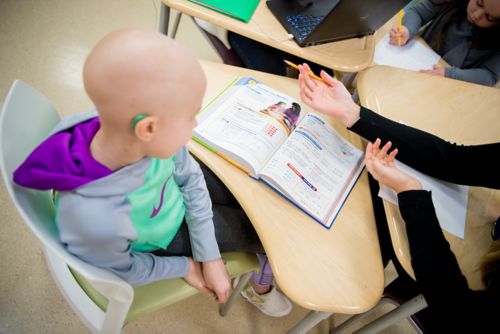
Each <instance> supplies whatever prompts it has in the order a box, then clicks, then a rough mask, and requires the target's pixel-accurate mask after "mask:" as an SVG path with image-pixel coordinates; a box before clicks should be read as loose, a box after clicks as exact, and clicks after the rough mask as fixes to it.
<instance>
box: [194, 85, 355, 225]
mask: <svg viewBox="0 0 500 334" xmlns="http://www.w3.org/2000/svg"><path fill="white" fill-rule="evenodd" d="M198 123H199V125H198V126H197V127H196V128H195V129H194V133H193V139H194V140H195V141H197V142H198V143H200V144H202V145H203V146H205V147H207V148H209V149H210V150H212V151H214V152H217V153H218V154H219V155H221V156H222V157H224V158H225V159H227V160H228V161H230V162H231V163H233V164H235V165H237V166H239V167H240V168H241V169H242V170H244V171H245V172H247V173H248V174H249V175H250V176H251V177H253V178H256V179H260V180H262V181H263V182H265V183H266V184H268V185H269V186H271V187H272V188H274V189H275V190H276V191H277V192H279V193H280V194H281V195H283V196H284V197H285V198H287V199H288V200H289V201H290V202H292V203H293V204H295V205H296V206H297V207H299V208H300V209H302V210H303V211H304V212H306V213H307V214H308V215H310V216H311V217H312V218H314V219H315V220H316V221H318V222H320V223H321V224H322V225H323V226H325V227H326V228H330V227H331V226H332V224H333V221H334V220H335V218H336V216H337V214H338V212H339V211H340V208H341V207H342V205H343V203H344V201H345V200H346V198H347V196H348V195H349V192H350V191H351V189H352V187H353V186H354V184H355V183H356V181H357V179H358V177H359V175H360V173H361V171H362V170H363V167H364V164H363V152H362V151H361V150H359V149H358V148H356V147H355V146H354V145H352V144H351V143H349V142H348V141H347V140H345V139H344V138H343V137H342V136H340V135H339V134H338V133H337V132H336V131H335V129H334V128H333V127H332V126H331V125H330V124H329V123H328V122H327V121H326V120H325V119H323V118H322V117H320V116H318V115H317V114H312V113H306V112H304V111H303V109H302V107H301V105H300V104H299V103H298V102H297V101H295V100H293V99H292V98H291V97H289V96H286V95H284V94H282V93H280V92H278V91H275V90H273V89H272V88H270V87H267V86H265V85H263V84H261V83H260V82H258V81H257V80H255V79H252V78H237V79H236V80H235V81H234V82H233V83H231V84H230V85H229V86H228V87H227V88H226V89H225V90H224V91H223V92H222V93H221V94H219V96H218V97H217V98H215V99H214V100H213V101H212V102H210V103H209V104H208V106H206V107H205V108H204V110H203V111H202V113H201V114H200V115H199V117H198Z"/></svg>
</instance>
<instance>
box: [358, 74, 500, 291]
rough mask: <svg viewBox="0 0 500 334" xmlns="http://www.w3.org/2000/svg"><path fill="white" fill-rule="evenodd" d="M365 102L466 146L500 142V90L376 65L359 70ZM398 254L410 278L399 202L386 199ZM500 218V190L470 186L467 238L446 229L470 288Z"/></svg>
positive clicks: (476, 284) (477, 284) (475, 283)
mask: <svg viewBox="0 0 500 334" xmlns="http://www.w3.org/2000/svg"><path fill="white" fill-rule="evenodd" d="M358 90H359V97H360V102H361V104H362V105H363V106H365V107H367V108H369V109H371V110H373V111H375V112H377V113H379V114H381V115H383V116H385V117H387V118H390V119H392V120H393V121H396V122H399V121H403V122H404V123H406V124H407V125H409V126H412V127H415V128H419V129H421V130H424V131H427V132H430V133H432V134H434V135H437V136H439V137H442V138H443V139H445V140H448V141H451V142H457V143H460V144H465V145H474V144H485V143H491V142H498V141H500V123H499V122H498V119H499V117H500V109H499V106H500V90H498V89H495V88H490V87H485V86H481V85H476V84H471V83H467V82H464V81H459V80H453V79H448V78H442V77H437V76H433V75H428V74H422V73H417V72H411V71H406V70H402V69H396V68H391V67H387V66H376V67H372V68H370V69H368V70H365V71H363V72H361V73H359V77H358ZM384 207H385V211H386V214H387V220H388V223H389V231H390V233H391V239H392V243H393V246H394V250H395V252H396V256H397V258H398V260H399V261H400V263H401V265H402V266H403V268H404V269H405V270H406V271H407V272H408V273H409V274H410V275H411V276H412V277H413V278H415V275H414V273H413V269H412V266H411V256H410V253H409V247H408V239H407V237H406V228H405V224H404V222H403V219H402V218H401V215H400V213H399V209H398V207H397V206H395V205H392V204H390V203H388V202H385V201H384ZM498 216H500V191H499V190H493V189H486V188H480V187H470V190H469V200H468V205H467V223H466V228H465V239H463V240H462V239H460V238H458V237H455V236H453V235H451V234H450V233H448V232H446V231H444V235H445V237H446V239H447V240H448V242H449V243H450V246H451V249H452V251H453V253H454V254H455V256H456V257H457V260H458V263H459V265H460V269H461V270H462V273H463V274H464V275H465V277H466V278H467V281H468V283H469V287H470V288H471V289H480V288H482V282H481V277H480V272H479V270H478V263H479V261H480V259H481V257H482V255H484V254H485V253H486V252H487V250H488V247H489V245H490V244H491V242H492V239H491V234H490V232H491V222H493V221H494V220H496V218H497V217H498Z"/></svg>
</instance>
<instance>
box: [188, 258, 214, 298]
mask: <svg viewBox="0 0 500 334" xmlns="http://www.w3.org/2000/svg"><path fill="white" fill-rule="evenodd" d="M188 261H189V269H188V273H187V274H186V276H184V280H185V281H186V282H188V284H189V285H191V286H192V287H194V288H196V289H198V290H200V292H202V293H204V294H206V295H208V296H212V295H213V293H212V291H211V290H210V289H209V288H208V287H207V284H206V283H205V279H204V278H203V273H202V270H201V263H200V262H196V261H194V260H193V258H191V257H189V258H188Z"/></svg>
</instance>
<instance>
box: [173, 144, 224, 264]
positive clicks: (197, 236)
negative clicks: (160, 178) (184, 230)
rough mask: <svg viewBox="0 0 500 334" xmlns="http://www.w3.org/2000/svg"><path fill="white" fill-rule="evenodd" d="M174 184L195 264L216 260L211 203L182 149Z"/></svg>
mask: <svg viewBox="0 0 500 334" xmlns="http://www.w3.org/2000/svg"><path fill="white" fill-rule="evenodd" d="M175 157H176V159H175V171H174V178H175V182H176V183H177V185H178V186H179V188H180V189H181V192H182V196H183V198H184V204H185V205H186V223H187V225H188V230H189V238H190V240H191V249H192V251H193V258H194V260H195V261H200V262H205V261H211V260H215V259H218V258H220V257H221V256H220V252H219V246H218V245H217V240H216V239H215V230H214V223H213V213H212V201H211V199H210V195H209V193H208V189H207V185H206V183H205V178H204V177H203V172H202V171H201V168H200V165H198V163H197V162H196V161H195V160H194V158H193V157H192V156H191V155H190V154H189V152H188V150H187V148H186V147H183V148H182V149H181V150H179V152H177V154H176V156H175Z"/></svg>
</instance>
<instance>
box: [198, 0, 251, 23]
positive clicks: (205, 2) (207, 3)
mask: <svg viewBox="0 0 500 334" xmlns="http://www.w3.org/2000/svg"><path fill="white" fill-rule="evenodd" d="M189 1H191V2H194V3H196V4H198V5H200V6H203V7H207V8H210V9H212V10H214V11H216V12H219V13H222V14H224V15H227V16H230V17H233V18H235V19H238V20H241V21H243V22H248V21H250V18H251V17H252V14H253V12H255V8H257V5H258V4H259V0H241V1H236V0H189Z"/></svg>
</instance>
